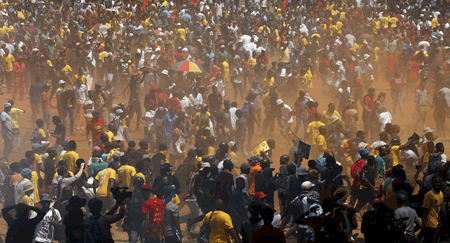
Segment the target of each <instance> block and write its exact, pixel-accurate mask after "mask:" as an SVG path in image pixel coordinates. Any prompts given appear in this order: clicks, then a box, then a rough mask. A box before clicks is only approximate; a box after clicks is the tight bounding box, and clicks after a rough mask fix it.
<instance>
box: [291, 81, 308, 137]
mask: <svg viewBox="0 0 450 243" xmlns="http://www.w3.org/2000/svg"><path fill="white" fill-rule="evenodd" d="M305 95H306V92H305V91H304V90H300V92H299V93H298V98H297V99H296V100H295V104H294V111H293V114H295V121H296V124H295V129H294V131H295V133H296V134H298V129H300V126H301V124H302V123H303V133H304V135H305V137H306V129H307V127H308V110H307V106H306V103H308V101H309V99H307V98H306V97H305Z"/></svg>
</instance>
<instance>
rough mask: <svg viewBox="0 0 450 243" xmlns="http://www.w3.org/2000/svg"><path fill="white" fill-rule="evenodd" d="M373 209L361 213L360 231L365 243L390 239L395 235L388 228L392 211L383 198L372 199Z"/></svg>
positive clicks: (391, 219)
mask: <svg viewBox="0 0 450 243" xmlns="http://www.w3.org/2000/svg"><path fill="white" fill-rule="evenodd" d="M372 205H373V210H369V211H367V212H365V213H364V214H363V217H362V222H361V233H363V234H364V239H365V241H366V242H367V243H372V242H380V241H383V240H387V239H389V240H392V242H394V240H395V239H396V238H395V235H393V234H392V231H391V230H390V228H391V226H393V225H392V224H391V222H393V219H394V212H393V211H392V210H391V209H390V208H389V207H387V206H386V204H385V203H384V201H383V199H381V198H377V199H375V200H374V201H373V203H372Z"/></svg>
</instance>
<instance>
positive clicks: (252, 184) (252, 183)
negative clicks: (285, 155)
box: [248, 163, 262, 195]
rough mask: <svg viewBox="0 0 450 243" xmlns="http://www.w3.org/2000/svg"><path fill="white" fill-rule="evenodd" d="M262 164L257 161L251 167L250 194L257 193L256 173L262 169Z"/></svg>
mask: <svg viewBox="0 0 450 243" xmlns="http://www.w3.org/2000/svg"><path fill="white" fill-rule="evenodd" d="M261 170H262V168H261V165H260V164H259V163H257V164H256V165H255V166H253V167H252V168H251V169H250V174H249V175H248V191H249V193H250V194H252V195H255V193H256V192H255V177H254V176H255V174H256V172H258V171H261Z"/></svg>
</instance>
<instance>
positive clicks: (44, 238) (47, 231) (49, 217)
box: [31, 193, 62, 243]
mask: <svg viewBox="0 0 450 243" xmlns="http://www.w3.org/2000/svg"><path fill="white" fill-rule="evenodd" d="M40 199H41V201H40V202H39V204H41V205H42V210H44V211H45V212H46V214H45V216H44V218H43V219H42V220H41V222H39V223H38V224H37V226H36V231H35V233H34V242H35V243H51V242H53V239H54V234H55V226H56V227H58V226H62V224H61V222H62V218H61V214H60V213H59V211H58V210H57V209H54V208H51V207H50V204H51V203H52V201H53V200H52V198H51V196H50V195H49V194H47V193H44V194H42V195H41V196H40ZM35 214H36V213H35V212H33V213H32V214H31V217H33V216H35Z"/></svg>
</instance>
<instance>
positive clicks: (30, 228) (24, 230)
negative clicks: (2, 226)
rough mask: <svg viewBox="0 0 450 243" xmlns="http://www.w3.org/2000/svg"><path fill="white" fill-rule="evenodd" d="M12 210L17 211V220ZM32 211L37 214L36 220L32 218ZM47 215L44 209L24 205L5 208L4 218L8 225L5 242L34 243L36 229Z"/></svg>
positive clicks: (3, 211) (3, 210)
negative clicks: (12, 214)
mask: <svg viewBox="0 0 450 243" xmlns="http://www.w3.org/2000/svg"><path fill="white" fill-rule="evenodd" d="M12 209H15V211H16V217H15V218H14V217H13V216H11V214H10V211H11V210H12ZM30 211H34V212H36V216H35V217H34V218H30ZM46 213H47V212H46V211H45V210H44V209H41V208H39V207H34V206H29V205H26V204H23V203H19V204H15V205H11V206H8V207H4V208H3V209H2V216H3V218H4V219H5V221H6V223H7V224H8V231H7V232H6V237H5V242H14V243H19V242H33V237H34V234H33V232H34V229H35V228H36V226H37V224H39V222H41V220H42V219H43V218H44V217H45V215H46Z"/></svg>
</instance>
